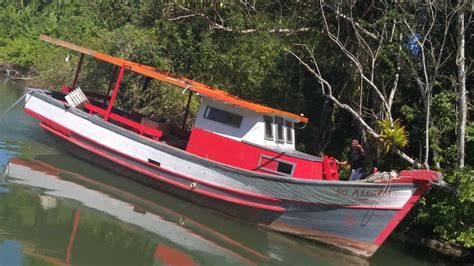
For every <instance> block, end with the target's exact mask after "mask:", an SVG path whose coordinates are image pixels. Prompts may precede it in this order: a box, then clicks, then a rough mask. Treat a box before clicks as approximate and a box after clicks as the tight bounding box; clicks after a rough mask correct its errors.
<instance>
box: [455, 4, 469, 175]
mask: <svg viewBox="0 0 474 266" xmlns="http://www.w3.org/2000/svg"><path fill="white" fill-rule="evenodd" d="M465 6H466V1H464V0H458V8H459V9H458V17H457V19H458V25H457V33H458V36H457V45H458V53H457V57H456V64H457V66H458V105H459V106H458V114H457V116H458V117H457V118H458V119H457V120H458V121H457V141H456V146H457V149H458V150H457V162H456V164H457V167H459V168H463V167H464V156H465V147H464V146H465V137H466V123H467V95H466V64H465V63H466V62H465V61H466V58H465V55H464V44H465V41H464V7H465Z"/></svg>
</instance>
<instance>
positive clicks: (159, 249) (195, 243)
mask: <svg viewBox="0 0 474 266" xmlns="http://www.w3.org/2000/svg"><path fill="white" fill-rule="evenodd" d="M22 95H23V89H22V87H21V86H19V85H16V84H14V83H12V82H9V81H8V80H3V79H0V113H2V112H3V111H4V110H5V109H7V108H8V107H9V106H10V105H11V104H12V103H14V102H15V101H16V100H17V99H18V98H20V97H21V96H22ZM37 124H38V123H37V121H35V120H33V119H32V118H30V117H28V116H26V115H25V114H24V113H23V112H22V109H21V105H18V106H17V107H15V108H13V109H12V110H11V111H10V112H8V113H7V115H6V116H5V117H4V118H3V120H2V121H1V122H0V265H9V266H10V265H404V266H406V265H433V264H440V265H447V264H448V263H446V262H442V261H440V260H439V259H436V258H434V257H433V256H432V255H430V254H427V253H426V251H421V250H419V249H417V248H414V247H411V246H406V245H403V244H399V243H397V242H395V241H387V242H386V243H385V244H384V245H383V246H382V247H381V248H380V249H379V251H378V252H377V253H376V255H375V256H374V257H373V258H372V259H371V260H369V261H366V260H363V259H360V258H357V257H354V256H350V255H347V254H344V253H341V252H338V251H335V250H332V249H330V248H327V247H324V246H320V245H318V244H315V243H312V242H309V241H306V240H302V239H299V238H295V237H291V236H285V235H282V234H278V233H274V232H268V231H265V230H262V229H260V228H258V227H256V226H254V225H251V224H247V223H243V222H240V221H236V220H234V219H231V218H229V217H226V216H223V215H220V214H218V213H215V212H213V211H210V210H207V209H205V208H202V207H199V206H195V205H192V204H189V203H187V202H185V201H182V200H179V199H176V198H174V197H171V196H168V195H166V194H163V193H160V192H158V191H156V190H152V189H149V188H147V187H145V186H142V185H140V184H137V183H134V182H132V181H129V180H127V179H125V178H124V177H122V176H120V175H118V174H115V173H111V172H109V171H106V170H103V169H101V168H100V167H97V166H95V165H92V164H89V163H87V162H84V161H81V160H79V159H77V158H75V157H73V156H72V155H71V154H69V153H67V152H65V151H63V150H62V149H61V147H59V146H58V145H57V144H55V143H54V142H53V141H52V139H50V138H49V136H48V135H47V134H46V133H45V132H44V131H42V130H41V129H40V127H39V126H37Z"/></svg>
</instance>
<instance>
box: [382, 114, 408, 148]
mask: <svg viewBox="0 0 474 266" xmlns="http://www.w3.org/2000/svg"><path fill="white" fill-rule="evenodd" d="M378 124H379V126H380V128H381V132H380V137H381V138H382V139H383V140H384V143H383V149H382V150H383V152H384V153H389V152H391V151H393V149H394V148H398V149H402V148H404V147H405V146H407V145H408V134H407V132H406V130H405V127H404V126H402V125H401V122H400V119H397V120H395V121H393V122H391V121H390V120H389V119H384V120H380V121H379V122H378Z"/></svg>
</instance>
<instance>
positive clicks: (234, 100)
mask: <svg viewBox="0 0 474 266" xmlns="http://www.w3.org/2000/svg"><path fill="white" fill-rule="evenodd" d="M39 39H40V40H43V41H46V42H49V43H52V44H56V45H58V46H62V47H65V48H68V49H70V50H73V51H76V52H79V53H82V54H86V55H90V56H92V57H95V58H97V59H100V60H102V61H105V62H108V63H111V64H114V65H117V66H122V65H124V66H125V67H127V69H128V70H131V71H134V72H136V73H139V74H142V75H144V76H148V77H150V78H154V79H157V80H160V81H162V82H165V83H169V84H173V85H176V86H178V87H181V88H185V89H188V90H190V91H193V92H196V93H199V94H200V95H202V96H205V97H209V98H213V99H216V100H220V101H223V102H227V103H230V104H235V105H237V106H240V107H243V108H246V109H250V110H253V111H255V112H258V113H268V114H274V115H280V116H284V117H288V118H292V119H294V120H296V121H300V122H304V123H307V122H308V118H306V117H304V116H300V115H297V114H293V113H289V112H285V111H282V110H278V109H274V108H270V107H267V106H264V105H260V104H257V103H253V102H250V101H247V100H243V99H240V98H239V97H237V96H234V95H232V94H230V93H228V92H225V91H223V90H220V89H217V88H214V87H211V86H207V85H204V84H202V83H199V82H196V81H194V80H191V79H188V78H185V77H177V76H175V75H173V74H170V73H166V72H164V71H162V70H159V69H156V68H154V67H150V66H146V65H141V64H138V63H135V62H132V61H128V60H125V59H121V58H117V57H114V56H111V55H107V54H104V53H101V52H97V51H94V50H91V49H88V48H85V47H81V46H78V45H75V44H72V43H69V42H66V41H63V40H60V39H56V38H53V37H50V36H46V35H40V36H39Z"/></svg>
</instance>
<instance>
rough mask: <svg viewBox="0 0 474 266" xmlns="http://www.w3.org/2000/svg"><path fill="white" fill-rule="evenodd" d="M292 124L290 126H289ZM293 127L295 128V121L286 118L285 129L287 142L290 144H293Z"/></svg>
mask: <svg viewBox="0 0 474 266" xmlns="http://www.w3.org/2000/svg"><path fill="white" fill-rule="evenodd" d="M288 125H290V126H288ZM293 129H294V123H293V121H290V120H286V119H285V130H286V134H285V137H286V143H288V144H293V139H294V138H293Z"/></svg>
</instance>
